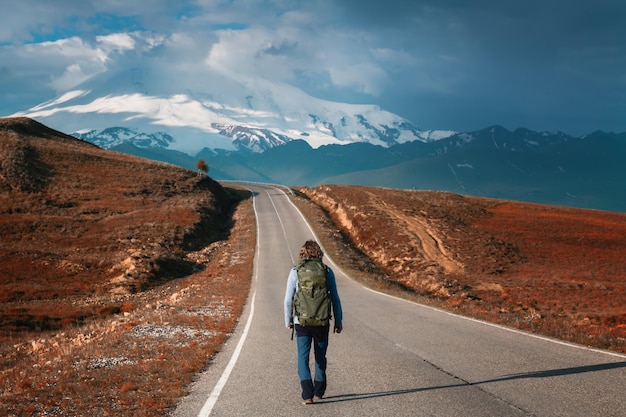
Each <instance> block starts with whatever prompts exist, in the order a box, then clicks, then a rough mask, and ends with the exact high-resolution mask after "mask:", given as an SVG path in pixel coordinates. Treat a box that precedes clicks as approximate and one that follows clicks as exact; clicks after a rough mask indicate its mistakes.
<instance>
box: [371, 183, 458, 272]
mask: <svg viewBox="0 0 626 417" xmlns="http://www.w3.org/2000/svg"><path fill="white" fill-rule="evenodd" d="M368 194H369V200H370V202H371V204H372V206H373V207H374V208H376V209H378V210H380V211H382V212H384V213H386V214H387V215H389V216H390V217H392V218H393V219H394V220H395V221H397V222H400V227H399V229H400V230H404V231H405V232H406V233H407V235H409V236H410V237H411V239H410V240H411V241H412V242H415V243H416V246H417V247H419V249H421V254H422V256H423V257H424V260H425V261H426V262H428V263H434V264H437V265H439V266H440V267H442V268H443V269H444V271H445V273H460V272H463V265H462V264H461V263H459V262H458V261H456V260H455V259H453V258H452V256H451V255H450V254H449V253H448V252H447V251H446V249H445V246H444V245H443V242H442V241H441V239H440V238H439V237H438V236H437V234H436V233H435V232H434V230H433V228H432V227H430V225H429V224H428V222H427V221H426V220H424V219H422V218H420V217H417V216H408V215H406V214H404V213H402V212H401V211H400V210H398V209H397V208H396V207H394V206H392V205H390V204H387V203H386V202H384V201H382V200H380V199H379V198H378V197H377V196H376V195H374V194H372V193H368Z"/></svg>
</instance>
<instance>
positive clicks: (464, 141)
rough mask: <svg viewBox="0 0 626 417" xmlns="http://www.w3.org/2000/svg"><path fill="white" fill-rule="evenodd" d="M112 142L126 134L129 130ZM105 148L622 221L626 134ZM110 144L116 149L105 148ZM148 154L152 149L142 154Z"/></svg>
mask: <svg viewBox="0 0 626 417" xmlns="http://www.w3.org/2000/svg"><path fill="white" fill-rule="evenodd" d="M113 131H115V132H118V134H117V136H116V137H120V135H121V136H122V137H127V136H128V135H130V134H129V133H128V132H124V131H123V130H119V129H114V130H113ZM82 137H83V138H84V139H86V140H89V141H93V142H94V143H96V144H98V145H99V146H104V147H107V148H109V149H112V150H116V151H119V152H124V153H129V154H133V155H137V156H142V157H146V158H149V159H154V160H160V161H165V162H170V163H173V164H176V165H180V166H184V167H187V168H190V169H195V164H196V162H197V160H198V159H199V158H202V159H204V160H205V162H207V164H208V165H209V170H210V171H209V174H210V175H211V176H212V177H213V178H215V179H217V180H244V181H257V182H269V183H279V184H285V185H307V186H315V185H319V184H353V185H370V186H381V187H390V188H403V189H427V190H442V191H450V192H455V193H459V194H463V195H472V196H482V197H491V198H500V199H506V200H517V201H528V202H536V203H543V204H552V205H561V206H572V207H581V208H592V209H598V210H607V211H618V212H626V181H625V180H624V178H626V164H625V163H624V161H626V133H621V134H614V133H604V132H595V133H593V134H590V135H587V136H584V137H580V138H578V137H572V136H569V135H566V134H564V133H547V132H535V131H531V130H528V129H517V130H515V131H513V132H511V131H509V130H507V129H504V128H502V127H499V126H492V127H489V128H486V129H482V130H479V131H475V132H467V133H457V134H453V135H452V136H449V137H446V138H443V139H439V140H436V141H435V140H432V141H428V142H424V141H419V140H416V141H412V142H406V143H401V144H394V145H391V146H386V147H385V146H380V145H373V144H371V143H351V144H346V145H336V144H331V145H323V146H320V147H318V148H313V147H312V146H311V145H310V144H309V143H307V142H306V141H304V140H292V141H289V142H287V143H285V144H283V145H281V146H274V147H271V148H269V149H267V150H265V151H264V152H252V151H249V150H248V151H227V150H219V149H203V150H202V151H200V152H198V153H197V154H195V155H189V154H185V153H182V152H179V151H172V150H169V149H167V148H166V147H163V146H160V145H159V144H162V143H164V142H166V141H167V140H168V139H167V137H164V136H163V135H156V136H155V137H152V138H149V137H146V136H145V135H143V134H139V133H137V136H136V139H135V140H133V141H131V142H129V141H119V140H113V139H112V140H111V142H107V141H102V136H101V137H100V139H99V140H97V139H93V138H92V139H90V138H89V137H88V136H82ZM109 145H112V146H109ZM146 145H148V146H146Z"/></svg>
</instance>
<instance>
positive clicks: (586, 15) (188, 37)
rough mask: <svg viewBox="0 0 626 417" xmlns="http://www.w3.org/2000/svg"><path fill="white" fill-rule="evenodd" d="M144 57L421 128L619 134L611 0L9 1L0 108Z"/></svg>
mask: <svg viewBox="0 0 626 417" xmlns="http://www.w3.org/2000/svg"><path fill="white" fill-rule="evenodd" d="M146 60H149V62H152V63H154V65H163V66H168V68H171V69H172V73H176V74H185V73H186V72H189V71H190V69H193V73H194V74H196V76H197V75H198V74H202V72H203V71H204V70H209V69H211V70H213V71H215V70H219V71H224V72H230V73H237V74H241V75H242V76H260V77H264V78H267V79H270V80H278V81H284V82H288V83H290V84H292V85H295V86H297V87H299V88H301V89H303V90H304V91H306V92H307V93H309V94H311V95H313V96H316V97H319V98H324V99H329V100H336V101H342V102H349V103H363V104H378V105H380V106H381V107H383V108H384V109H386V110H389V111H391V112H394V113H396V114H398V115H400V116H403V117H405V118H407V119H409V120H411V121H412V122H413V123H414V124H415V125H417V126H418V127H420V128H422V129H450V130H457V131H472V130H477V129H481V128H485V127H488V126H491V125H494V124H499V125H502V126H504V127H506V128H508V129H511V130H512V129H515V128H517V127H527V128H530V129H533V130H550V131H556V130H560V131H563V132H566V133H569V134H573V135H584V134H587V133H591V132H593V131H595V130H604V131H614V132H625V131H626V1H624V0H595V1H589V0H525V1H517V0H411V1H407V0H385V1H381V0H189V1H170V0H54V1H51V0H20V1H19V2H17V1H16V2H12V4H11V5H10V7H4V8H3V13H2V15H0V94H1V97H2V99H1V100H0V116H5V115H9V114H12V113H14V112H17V111H21V110H26V109H28V108H30V107H33V106H35V105H37V104H39V103H41V102H44V101H47V100H50V99H52V98H54V97H56V96H58V95H59V94H62V93H63V92H64V91H68V90H71V89H72V88H74V87H76V86H77V85H79V84H80V83H81V82H83V81H85V80H88V79H89V78H90V77H93V76H95V75H98V74H102V73H104V72H106V71H112V70H115V69H120V68H125V67H133V66H134V65H137V64H138V63H139V62H146Z"/></svg>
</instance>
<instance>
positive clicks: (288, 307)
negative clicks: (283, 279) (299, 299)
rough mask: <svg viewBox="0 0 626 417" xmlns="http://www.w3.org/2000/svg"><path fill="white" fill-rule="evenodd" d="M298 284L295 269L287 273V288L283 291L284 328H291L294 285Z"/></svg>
mask: <svg viewBox="0 0 626 417" xmlns="http://www.w3.org/2000/svg"><path fill="white" fill-rule="evenodd" d="M297 283H298V274H297V272H296V270H295V268H292V269H291V271H289V276H288V277H287V288H286V290H285V301H284V313H285V326H286V327H287V328H289V329H290V328H291V327H292V326H293V295H294V294H295V293H296V285H297Z"/></svg>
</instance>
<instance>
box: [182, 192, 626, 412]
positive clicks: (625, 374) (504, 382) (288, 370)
mask: <svg viewBox="0 0 626 417" xmlns="http://www.w3.org/2000/svg"><path fill="white" fill-rule="evenodd" d="M246 187H248V188H249V189H250V190H251V191H252V192H253V194H254V207H255V212H256V216H257V223H258V225H257V232H258V238H257V249H256V261H255V266H254V277H253V284H252V288H251V292H250V296H249V300H248V303H247V305H246V308H245V310H244V313H243V315H242V317H241V320H240V322H239V325H238V326H237V329H236V331H235V332H234V334H233V336H232V337H231V338H230V340H229V342H228V343H227V344H226V345H225V347H224V349H223V350H222V351H221V352H220V353H219V354H218V355H217V356H216V357H215V360H214V361H213V362H212V364H211V366H210V367H209V368H208V369H207V371H206V372H204V373H203V374H202V375H199V377H198V381H197V382H196V383H195V384H194V386H193V390H192V392H191V394H190V395H189V396H187V397H186V398H184V399H183V400H182V401H181V403H180V404H179V405H178V407H177V408H176V409H175V410H174V411H173V412H172V416H174V417H192V416H193V417H195V416H209V415H210V416H223V417H231V416H272V417H276V416H368V417H369V416H395V417H398V416H442V417H452V416H462V417H467V416H489V417H494V416H498V417H505V416H568V417H572V416H581V417H593V416H602V417H608V416H626V355H619V354H615V353H610V352H604V351H599V350H593V349H587V348H585V347H582V346H578V345H572V344H568V343H563V342H560V341H556V340H552V339H548V338H544V337H539V336H535V335H530V334H528V333H523V332H518V331H515V330H511V329H506V328H504V327H500V326H496V325H492V324H487V323H484V322H479V321H476V320H471V319H467V318H463V317H460V316H456V315H453V314H450V313H446V312H444V311H441V310H437V309H433V308H430V307H426V306H422V305H419V304H415V303H411V302H408V301H404V300H400V299H397V298H394V297H390V296H387V295H384V294H380V293H377V292H374V291H371V290H368V289H366V288H364V287H362V286H361V285H359V284H358V283H356V282H354V281H353V280H351V279H350V278H349V277H346V276H345V274H344V273H343V272H342V271H341V270H340V269H339V268H338V267H337V266H336V265H335V264H334V263H333V262H332V260H331V259H328V257H325V258H324V259H325V261H326V262H327V263H329V264H330V266H331V267H333V269H334V270H335V274H336V276H337V285H338V290H339V294H340V296H341V300H342V305H343V310H344V323H343V325H344V331H343V333H341V334H339V335H337V334H332V333H331V338H330V345H329V349H328V390H327V393H326V398H325V399H324V400H323V401H321V402H317V403H315V404H314V405H303V404H302V401H301V399H300V384H299V380H298V376H297V372H296V345H295V341H292V340H290V336H291V332H289V331H288V330H287V329H285V327H284V323H283V297H284V293H285V284H286V280H287V274H288V272H289V269H290V268H291V267H292V266H293V265H294V264H295V263H296V261H297V257H298V252H299V249H300V247H301V246H302V244H303V243H304V241H306V240H307V239H310V238H315V236H314V233H313V232H312V230H311V229H310V227H309V226H308V224H307V223H306V221H305V220H304V218H303V217H302V215H301V214H300V213H299V211H298V210H297V209H296V207H295V206H294V205H293V204H292V203H291V201H290V200H289V198H288V197H287V195H286V194H285V193H284V192H283V191H281V190H279V189H276V188H272V187H270V186H264V185H246Z"/></svg>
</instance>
